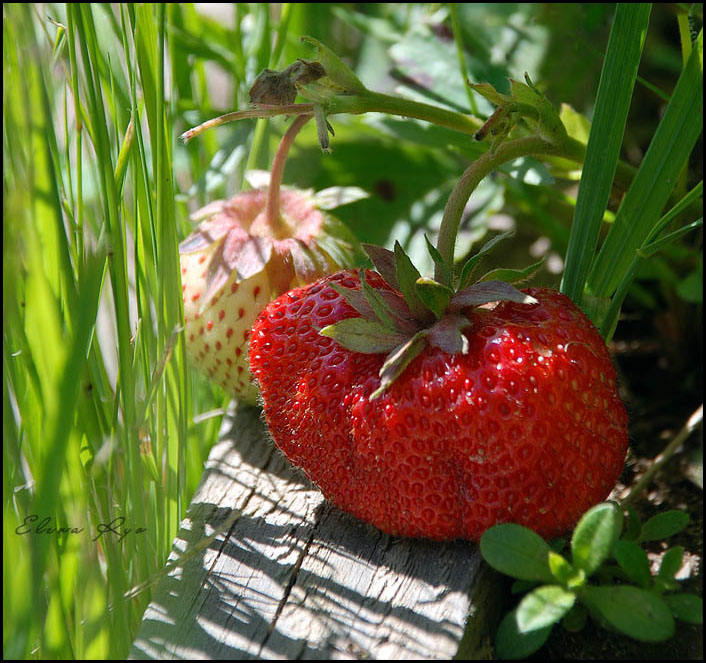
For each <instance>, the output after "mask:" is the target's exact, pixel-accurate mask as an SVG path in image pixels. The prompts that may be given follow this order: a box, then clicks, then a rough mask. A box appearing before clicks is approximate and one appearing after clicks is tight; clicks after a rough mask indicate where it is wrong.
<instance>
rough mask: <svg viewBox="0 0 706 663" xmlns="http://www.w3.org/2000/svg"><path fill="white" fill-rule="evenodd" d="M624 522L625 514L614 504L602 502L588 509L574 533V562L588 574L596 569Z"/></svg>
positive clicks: (607, 553) (572, 552)
mask: <svg viewBox="0 0 706 663" xmlns="http://www.w3.org/2000/svg"><path fill="white" fill-rule="evenodd" d="M622 526H623V514H622V512H621V511H620V510H619V509H618V508H617V507H616V506H615V504H613V503H611V502H603V503H601V504H597V505H596V506H594V507H593V508H592V509H589V510H588V511H587V512H586V513H585V514H584V515H583V516H582V517H581V520H579V523H578V525H576V528H575V529H574V534H573V536H572V537H571V554H572V558H573V563H574V566H575V567H577V568H579V569H583V571H584V572H585V573H586V575H587V576H590V575H591V574H592V573H594V572H595V571H596V570H597V569H598V567H600V565H601V564H602V563H603V561H604V560H605V559H606V558H607V557H608V555H609V554H610V551H611V549H612V548H613V543H614V542H615V540H616V539H617V538H618V536H619V535H620V530H621V529H622Z"/></svg>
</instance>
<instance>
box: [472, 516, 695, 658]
mask: <svg viewBox="0 0 706 663" xmlns="http://www.w3.org/2000/svg"><path fill="white" fill-rule="evenodd" d="M688 522H689V516H688V514H686V513H685V512H683V511H679V510H669V511H665V512H663V513H660V514H657V515H655V516H652V517H651V518H649V519H648V520H647V521H646V522H644V523H641V522H640V519H639V517H638V515H637V513H636V512H635V510H634V509H632V508H630V507H628V509H627V518H625V517H624V515H623V511H622V510H621V509H620V508H619V507H618V506H617V505H616V504H615V503H613V502H602V503H601V504H598V505H596V506H594V507H593V508H591V509H590V510H589V511H587V512H586V513H585V514H584V515H583V517H582V518H581V520H580V521H579V523H578V524H577V525H576V528H575V529H574V531H573V535H572V537H571V542H570V546H569V554H568V555H567V554H562V552H561V551H562V550H563V549H564V547H565V542H564V541H559V542H555V543H554V544H553V545H552V544H550V543H547V542H546V541H545V540H544V539H542V537H540V536H539V535H538V534H535V533H534V532H533V531H531V530H529V529H527V528H525V527H522V526H521V525H516V524H509V523H508V524H502V525H496V526H494V527H491V528H490V529H488V530H487V531H486V532H485V534H484V535H483V537H482V538H481V541H480V550H481V553H482V555H483V557H484V559H485V560H486V562H488V564H490V566H492V567H493V568H494V569H496V570H497V571H500V572H501V573H504V574H506V575H509V576H511V577H513V578H516V582H515V583H514V585H513V592H515V593H519V592H525V591H526V592H527V594H526V596H524V597H523V598H522V600H521V601H520V602H519V604H518V605H517V607H516V608H514V609H513V610H512V611H510V612H509V613H508V614H507V615H506V616H505V617H504V618H503V620H502V621H501V623H500V626H499V627H498V631H497V634H496V639H495V651H496V654H497V655H498V656H499V657H500V658H524V657H526V656H529V655H530V654H532V653H534V652H535V651H537V650H538V649H539V648H540V647H541V646H542V645H543V644H544V643H545V642H546V640H547V638H548V637H549V634H550V633H551V631H552V629H553V628H554V626H555V625H556V624H558V623H560V624H561V625H562V626H563V627H564V628H566V629H567V630H569V631H578V630H580V629H581V628H583V626H584V624H585V623H586V620H587V618H588V616H591V617H592V618H593V619H595V620H596V622H597V623H598V624H599V625H600V626H602V627H604V628H606V629H608V630H612V631H617V632H619V633H622V634H624V635H627V636H629V637H631V638H634V639H636V640H640V641H643V642H661V641H664V640H668V639H669V638H671V637H672V636H673V635H674V632H675V622H674V620H675V619H679V620H682V621H684V622H688V623H690V624H701V623H702V621H703V601H702V599H701V598H700V597H698V596H696V595H694V594H689V593H687V592H682V591H680V590H681V584H680V582H679V580H677V579H676V575H677V573H678V571H679V569H680V568H681V567H682V562H683V555H684V549H683V548H682V547H681V546H673V547H671V548H669V549H668V550H667V551H666V552H665V553H664V555H663V556H662V559H661V562H660V563H659V567H658V568H657V570H656V572H652V569H651V563H650V560H649V558H648V556H647V553H646V552H645V550H644V549H643V547H642V545H641V544H643V543H645V542H648V541H661V540H663V539H667V538H669V537H670V536H673V535H674V534H676V533H677V532H679V531H681V530H682V529H683V528H684V527H686V525H687V524H688Z"/></svg>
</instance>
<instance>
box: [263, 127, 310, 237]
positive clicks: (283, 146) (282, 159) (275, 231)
mask: <svg viewBox="0 0 706 663" xmlns="http://www.w3.org/2000/svg"><path fill="white" fill-rule="evenodd" d="M311 118H312V116H311V115H298V116H297V117H296V118H294V121H293V122H292V124H291V126H290V127H289V129H287V131H286V132H285V134H284V136H282V140H281V141H280V143H279V147H278V148H277V153H276V154H275V158H274V159H273V160H272V168H271V169H270V186H269V187H268V189H267V206H266V208H265V218H266V219H267V225H268V226H269V227H270V229H271V230H272V236H273V237H282V236H285V235H286V234H287V227H286V224H285V223H284V221H283V220H282V216H281V215H280V211H279V192H280V188H281V186H282V176H283V175H284V164H285V163H286V161H287V155H288V154H289V149H290V148H291V147H292V143H294V139H295V137H296V135H297V134H298V133H299V132H300V131H301V129H302V127H303V126H304V125H305V124H306V123H307V122H308V121H309V120H310V119H311Z"/></svg>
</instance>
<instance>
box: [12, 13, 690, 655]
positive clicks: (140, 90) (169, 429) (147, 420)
mask: <svg viewBox="0 0 706 663" xmlns="http://www.w3.org/2000/svg"><path fill="white" fill-rule="evenodd" d="M700 7H701V6H700V5H694V6H691V5H679V4H665V3H661V4H655V5H654V7H653V10H652V15H651V19H650V28H649V32H648V34H647V41H646V44H645V47H644V52H643V58H642V62H641V66H640V71H639V75H640V78H639V83H638V85H637V87H636V89H635V94H634V97H633V101H632V105H631V107H630V113H629V117H628V122H627V129H626V133H625V137H624V141H623V147H622V153H621V157H622V158H623V160H624V161H626V162H627V163H631V164H633V165H637V164H639V163H640V161H641V159H642V157H643V155H644V153H645V151H646V149H647V147H648V145H649V143H650V140H651V138H652V135H653V133H654V130H655V127H656V125H657V123H658V122H659V119H660V117H661V115H662V113H663V112H664V108H665V106H666V103H667V100H668V99H669V96H670V94H671V92H672V90H673V88H674V86H675V84H676V81H677V78H678V77H679V74H680V72H681V70H682V67H683V55H682V45H683V43H684V35H683V32H684V31H685V30H686V31H689V30H690V29H692V30H697V31H698V29H699V28H700V21H701V18H702V14H701V12H702V10H701V8H700ZM614 13H615V5H614V4H611V3H563V4H559V3H460V4H455V5H454V4H440V3H316V4H315V3H282V4H278V3H273V4H266V3H238V4H215V3H214V4H209V3H201V4H190V3H174V4H169V5H153V4H146V5H133V4H73V5H59V4H53V3H47V4H18V3H6V4H4V5H3V32H4V34H3V74H4V75H3V222H4V223H3V373H4V389H3V433H4V440H5V444H4V452H3V453H4V464H3V479H4V484H3V508H4V511H3V513H4V532H3V542H4V557H3V578H4V586H3V607H4V653H5V657H6V658H106V657H110V658H122V657H124V656H125V655H126V654H127V651H128V647H129V645H130V642H131V641H132V638H133V637H134V634H135V632H136V629H137V627H138V626H139V620H140V617H141V615H142V612H143V610H144V607H145V606H146V604H147V602H148V600H149V588H148V586H147V584H146V583H148V581H149V580H150V579H151V578H153V577H154V575H155V574H156V573H157V572H158V571H159V569H161V568H162V567H163V565H164V562H165V560H166V557H167V555H168V554H169V552H170V545H171V541H172V539H173V537H174V535H175V533H176V531H177V527H178V523H179V520H180V518H181V517H183V515H184V513H185V509H186V507H187V506H188V504H189V500H190V497H191V495H192V494H193V492H194V490H195V488H196V486H197V484H198V481H199V479H200V476H201V473H202V471H203V463H204V461H205V458H206V457H207V454H208V451H209V449H210V446H211V445H212V443H213V442H214V441H215V439H216V437H217V431H218V426H219V423H220V419H221V416H222V414H223V412H224V408H225V407H226V405H227V403H228V400H229V396H228V395H227V394H223V393H222V392H220V391H219V390H218V389H216V388H215V387H213V386H211V385H209V384H208V383H207V382H206V381H205V380H204V379H201V378H200V377H198V376H197V375H194V374H192V372H191V371H189V369H188V367H187V365H186V362H185V354H184V348H183V339H182V337H181V335H180V334H179V329H180V320H181V308H180V307H181V299H180V275H179V268H178V254H177V244H178V242H179V241H180V240H181V239H183V238H184V237H185V236H186V235H187V234H188V233H189V232H190V228H191V224H190V222H189V214H190V213H192V212H194V211H195V210H196V209H198V208H199V207H200V206H202V205H204V204H206V203H207V202H209V201H212V200H214V199H219V198H225V197H229V196H232V195H233V194H235V193H236V192H238V191H240V190H242V189H243V188H244V187H245V186H247V184H246V180H245V173H246V171H248V170H251V169H267V168H268V167H269V164H270V161H271V158H272V156H273V154H274V150H275V149H276V145H277V143H278V140H279V138H280V137H281V135H282V133H283V131H284V130H285V128H286V121H285V120H284V119H282V118H276V119H273V120H270V121H265V120H257V121H256V120H246V121H243V122H241V123H239V124H231V125H227V126H224V127H221V128H218V129H215V130H213V131H210V132H207V133H205V134H203V135H202V136H200V137H198V138H197V139H195V140H193V141H191V142H190V143H189V144H188V145H184V144H182V143H181V142H180V141H179V140H178V138H177V137H178V136H179V134H180V133H181V132H182V131H184V130H185V129H187V128H189V127H191V126H194V125H196V124H199V123H200V122H202V121H204V120H206V119H209V118H211V117H213V116H215V115H218V114H220V113H224V112H228V111H231V110H233V109H235V108H245V107H247V105H248V90H249V87H250V85H251V84H252V82H253V80H254V78H255V77H256V75H257V74H258V73H259V72H260V71H261V70H262V69H263V68H265V67H269V68H273V69H280V68H282V67H284V66H285V65H287V64H289V63H291V62H293V61H294V60H295V59H297V58H311V57H312V51H311V49H310V48H309V47H308V46H307V45H306V44H303V43H302V42H301V41H300V37H301V36H302V35H309V36H312V37H315V38H316V39H318V40H320V41H322V42H323V43H324V44H327V45H329V46H330V47H332V48H333V49H334V50H335V51H336V52H337V53H338V54H339V55H341V56H342V57H343V58H344V60H345V61H346V62H347V63H348V64H349V65H350V66H351V67H352V68H353V69H354V70H355V71H356V73H357V74H358V76H359V77H360V79H361V80H362V81H363V83H364V84H365V85H366V86H367V87H368V88H370V89H373V90H376V91H381V92H389V93H395V94H402V95H407V96H410V97H411V98H413V99H418V100H423V101H426V102H428V103H433V104H436V105H439V106H443V107H448V108H451V109H454V110H457V111H461V112H464V113H473V114H475V115H477V116H480V117H487V116H488V115H489V114H490V112H492V108H491V107H490V105H489V104H488V103H487V102H486V101H485V100H484V99H482V98H481V97H480V96H478V95H475V94H474V93H472V92H470V91H469V89H468V88H467V86H466V85H465V84H464V80H465V79H466V78H468V79H470V80H471V81H472V82H490V83H492V84H493V85H495V86H496V87H497V88H498V89H499V90H501V91H507V90H508V89H509V85H508V81H507V79H508V77H512V78H517V79H522V77H523V75H524V73H525V72H527V73H529V75H530V76H531V77H532V80H534V81H535V82H536V83H537V84H538V85H539V86H540V88H541V89H542V90H543V91H544V92H545V93H546V95H547V97H548V98H549V99H550V100H551V101H552V102H553V103H554V104H555V105H556V106H559V105H560V104H562V103H566V104H569V105H570V106H571V107H573V109H574V110H575V111H576V112H577V113H578V114H579V116H577V119H576V121H577V123H579V124H580V123H582V122H583V123H585V126H586V127H587V126H588V125H587V122H588V120H590V118H591V117H592V112H593V104H594V102H595V99H596V90H597V86H598V81H599V77H600V72H601V66H602V63H603V56H604V53H605V49H606V43H607V39H608V35H609V32H610V26H611V21H612V18H613V15H614ZM680 31H681V32H682V34H681V36H680ZM331 123H332V125H333V128H334V129H335V132H336V135H335V138H334V139H333V142H332V147H333V153H332V154H330V155H325V154H322V153H321V151H320V149H319V147H318V145H317V143H316V135H315V129H314V127H313V126H307V127H306V128H305V130H304V131H303V132H302V133H301V134H300V136H299V137H298V138H297V142H296V144H295V146H294V148H293V150H292V153H291V156H290V160H289V162H288V167H287V170H286V172H285V176H284V181H285V184H291V185H297V186H300V187H302V188H313V189H316V190H318V189H323V188H327V187H330V186H333V185H338V186H348V185H350V186H358V187H361V188H363V189H364V190H365V191H366V192H367V193H368V194H369V196H368V197H367V198H366V199H364V200H360V201H358V202H355V203H353V204H351V205H349V206H346V207H342V208H340V209H339V210H337V212H336V213H337V215H338V216H339V217H340V218H341V219H342V220H343V221H345V222H346V223H347V224H348V226H349V227H350V228H351V229H352V230H353V231H354V232H355V233H356V235H357V236H358V237H359V239H361V240H362V241H366V242H373V243H379V244H385V245H388V246H390V245H391V244H392V243H393V242H394V240H398V241H400V242H401V243H402V244H403V246H404V247H405V249H406V250H407V251H408V253H409V254H410V255H411V257H412V258H413V260H414V261H415V263H416V264H417V265H418V266H419V268H420V271H422V272H429V271H431V267H432V265H431V264H430V261H429V257H428V254H427V251H426V249H425V241H424V234H425V233H426V234H427V235H428V236H429V237H430V239H431V240H432V241H433V240H434V239H435V236H436V233H437V231H438V227H439V222H440V219H441V213H442V211H443V207H444V204H445V202H446V199H447V197H448V194H449V193H450V191H451V189H452V187H453V185H454V184H455V182H456V180H457V179H458V177H459V175H460V174H461V173H462V172H463V170H464V169H465V168H466V166H467V165H468V164H469V163H470V161H471V160H472V159H473V158H474V157H476V156H478V155H479V154H480V153H481V151H482V150H484V149H485V147H484V146H482V145H480V144H478V143H476V142H475V141H474V140H473V138H472V137H471V136H460V135H458V134H455V133H454V132H452V131H450V130H446V129H442V128H439V127H435V126H430V125H428V124H426V123H424V122H421V121H416V120H408V119H402V118H393V117H389V116H382V115H377V114H368V115H365V116H336V117H334V118H332V119H331ZM311 124H313V123H311ZM701 154H702V139H699V143H698V145H697V147H696V149H695V150H694V153H693V155H692V157H691V160H690V162H689V165H688V168H686V169H685V170H684V171H683V174H682V176H681V177H680V178H679V181H678V182H677V183H676V185H675V186H676V192H677V194H681V195H683V194H684V193H685V192H686V191H687V190H689V189H691V188H692V187H693V186H694V185H695V184H696V183H697V182H699V181H700V180H701V179H702V157H701ZM579 175H580V172H579V171H578V170H577V169H576V168H575V166H572V167H567V165H566V164H560V163H549V162H547V163H545V162H541V161H539V160H536V159H532V158H524V159H521V160H517V161H516V162H512V163H510V164H507V165H506V166H504V167H503V168H502V169H501V170H500V171H499V172H497V173H495V174H494V175H492V176H491V177H489V178H487V179H486V180H485V181H484V182H483V183H482V184H481V186H480V187H479V188H478V190H477V191H476V192H475V193H474V195H473V196H472V198H471V200H470V201H469V205H468V207H467V209H466V213H465V215H464V219H463V222H462V226H461V231H460V234H459V248H458V252H459V253H461V254H462V253H465V252H467V251H469V250H471V248H478V242H480V241H482V239H483V237H485V236H486V234H487V233H488V232H493V231H500V230H508V229H514V230H515V236H514V238H513V240H512V241H511V242H509V243H507V245H504V247H503V250H502V252H501V253H499V254H498V255H497V256H496V259H497V260H498V261H499V262H501V263H502V264H503V265H505V266H509V267H524V266H526V265H527V264H529V263H530V262H535V261H536V260H537V259H538V258H539V257H541V256H544V257H546V258H547V261H546V263H545V266H544V268H543V269H542V271H541V272H540V273H539V274H538V275H537V278H536V283H538V284H543V285H550V286H554V287H557V286H558V284H559V281H560V279H561V273H562V270H563V260H564V256H565V254H566V249H567V246H568V238H569V232H570V228H571V221H572V218H573V213H574V208H575V198H576V187H577V182H578V178H579ZM617 203H618V200H612V201H611V206H610V209H609V210H608V212H607V213H606V220H607V221H608V224H606V225H609V222H610V221H611V219H612V213H613V212H614V211H615V210H616V207H617ZM690 220H693V219H690ZM701 242H702V237H701V230H699V231H698V232H694V233H691V234H689V235H687V236H685V237H684V238H683V239H682V240H680V241H679V242H676V243H673V244H671V245H670V246H668V247H666V248H665V250H664V251H662V252H661V253H660V254H659V255H658V256H657V257H656V258H655V259H653V260H650V261H649V262H645V263H644V265H643V266H642V267H641V271H640V273H639V279H638V281H637V282H636V283H635V284H634V285H633V286H632V288H631V290H630V292H629V295H628V299H627V300H626V305H625V311H626V316H624V317H625V319H626V320H627V323H626V325H628V327H626V328H629V325H630V324H631V323H630V321H631V320H632V324H634V325H635V331H634V336H635V337H636V338H639V337H641V336H649V337H650V338H651V339H653V340H655V342H658V343H660V344H662V346H663V351H661V353H660V357H663V358H664V357H666V358H667V359H666V361H668V362H671V363H670V364H669V367H668V368H669V370H670V371H672V373H673V374H675V375H680V376H682V378H683V379H682V383H681V387H680V390H679V391H678V392H677V393H675V394H674V398H675V399H678V398H680V397H683V396H684V394H688V398H692V399H693V394H695V393H697V394H700V385H701V377H700V371H699V370H698V369H697V366H700V365H701V356H702V345H701V344H702V340H701V329H700V325H699V324H698V323H697V321H700V319H701V301H702V280H703V278H702V272H703V263H702V249H701ZM621 324H622V323H621ZM31 514H37V515H39V516H40V517H42V518H43V517H49V518H50V521H51V524H52V526H53V527H77V528H81V527H83V528H85V530H87V531H85V532H83V533H82V534H72V533H70V532H64V533H59V534H51V535H47V534H44V535H40V534H36V533H35V534H27V535H24V534H18V531H17V528H18V526H20V525H22V524H23V523H24V519H25V518H26V517H27V516H28V515H31ZM120 517H125V518H126V521H125V526H130V527H145V528H146V531H145V532H142V533H139V534H136V533H135V532H133V533H131V534H130V535H128V536H126V537H125V538H124V539H122V540H120V541H119V540H118V539H117V537H108V536H106V537H102V538H100V539H99V540H97V541H92V540H91V539H92V538H93V536H94V535H95V532H96V528H97V527H98V525H100V524H101V523H107V522H110V521H112V520H113V519H114V518H120ZM20 531H22V530H20ZM87 532H92V533H93V535H92V536H89V535H88V533H87ZM145 587H147V588H146V589H145ZM134 588H142V591H131V590H133V589H134Z"/></svg>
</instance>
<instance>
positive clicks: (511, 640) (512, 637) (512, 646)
mask: <svg viewBox="0 0 706 663" xmlns="http://www.w3.org/2000/svg"><path fill="white" fill-rule="evenodd" d="M551 632H552V627H551V626H545V627H544V628H541V629H538V630H536V631H528V632H527V633H523V632H522V631H521V630H520V628H519V626H518V624H517V612H516V611H515V610H513V611H512V612H508V614H507V615H505V617H504V618H503V620H502V621H501V622H500V626H498V631H497V633H496V634H495V655H496V656H497V657H498V658H500V659H506V660H510V659H518V658H526V657H527V656H529V655H530V654H534V652H536V651H537V650H538V649H539V648H540V647H541V646H542V645H543V644H544V643H545V642H546V641H547V638H548V637H549V634H550V633H551Z"/></svg>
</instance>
